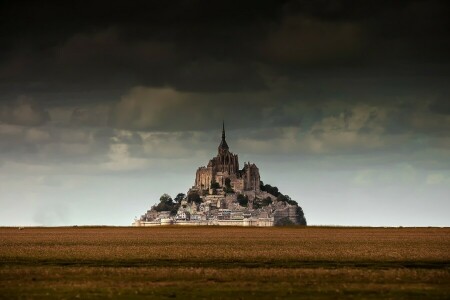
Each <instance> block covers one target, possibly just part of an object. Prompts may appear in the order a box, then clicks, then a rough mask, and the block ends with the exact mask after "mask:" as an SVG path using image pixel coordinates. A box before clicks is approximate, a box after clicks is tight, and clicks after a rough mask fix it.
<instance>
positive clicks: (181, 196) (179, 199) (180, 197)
mask: <svg viewBox="0 0 450 300" xmlns="http://www.w3.org/2000/svg"><path fill="white" fill-rule="evenodd" d="M185 197H186V195H185V194H183V193H178V194H177V196H176V197H175V199H174V201H175V202H176V203H181V201H182V200H183V199H184V198H185Z"/></svg>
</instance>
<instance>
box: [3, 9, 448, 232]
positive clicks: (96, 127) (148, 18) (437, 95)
mask: <svg viewBox="0 0 450 300" xmlns="http://www.w3.org/2000/svg"><path fill="white" fill-rule="evenodd" d="M449 15H450V5H449V4H448V3H447V1H445V0H444V1H432V0H430V1H390V0H389V1H381V0H377V1H370V0H368V1H343V0H342V1H341V0H329V1H306V0H305V1H301V0H300V1H88V2H83V3H82V4H81V3H80V2H79V1H57V2H54V3H52V2H51V1H45V2H42V1H17V0H14V1H2V2H1V3H0V225H6V226H12V225H48V226H50V225H72V224H79V225H82V224H108V225H129V224H130V223H131V222H132V221H133V219H134V217H135V216H139V215H140V214H142V213H144V212H145V211H146V210H147V209H149V208H150V206H151V205H153V204H154V203H156V202H157V201H158V199H159V196H160V195H161V194H163V193H169V194H171V195H172V196H175V195H176V194H177V193H178V192H184V193H186V191H187V190H188V188H189V187H190V186H192V185H193V183H194V179H195V171H196V169H197V167H199V166H202V165H205V164H207V162H208V160H209V159H210V158H211V157H212V156H214V155H215V154H216V151H217V146H218V144H219V142H220V135H221V126H222V120H225V124H226V127H227V141H228V144H229V146H230V150H231V151H233V152H234V153H237V154H239V159H240V162H241V166H242V165H243V162H244V161H251V162H254V163H256V164H257V165H258V166H259V168H260V173H261V178H262V180H263V181H264V182H265V183H269V184H271V185H275V186H278V187H279V189H280V191H281V192H283V193H285V194H288V195H290V196H291V198H293V199H295V200H297V201H298V202H299V204H300V205H301V206H302V207H303V209H304V211H305V215H306V219H307V221H308V224H311V225H322V224H327V225H333V224H335V225H373V226H400V225H402V226H450V218H449V211H450V99H449V98H450V96H449V95H450V93H449V92H450V55H449V53H450V39H448V31H449V27H450V26H449V25H450V21H449V20H450V19H449V18H448V16H449Z"/></svg>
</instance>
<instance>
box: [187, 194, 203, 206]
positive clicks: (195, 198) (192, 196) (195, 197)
mask: <svg viewBox="0 0 450 300" xmlns="http://www.w3.org/2000/svg"><path fill="white" fill-rule="evenodd" d="M187 201H188V203H192V202H195V203H197V204H200V203H202V198H200V195H199V194H198V193H197V192H191V193H189V194H188V196H187Z"/></svg>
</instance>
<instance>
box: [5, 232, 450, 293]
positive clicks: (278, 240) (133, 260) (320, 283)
mask: <svg viewBox="0 0 450 300" xmlns="http://www.w3.org/2000/svg"><path fill="white" fill-rule="evenodd" d="M49 297H54V298H58V299H62V298H66V299H71V298H99V297H108V298H125V299H134V298H170V299H173V298H214V299H225V298H234V299H239V298H241V299H277V298H278V299H299V298H307V299H325V298H334V299H336V298H345V299H352V298H353V299H379V298H392V299H450V229H449V228H325V227H324V228H322V227H307V228H274V227H272V228H242V227H235V228H224V227H186V228H181V227H157V228H112V227H99V228H87V227H73V228H25V229H23V230H18V229H17V228H0V298H4V299H15V298H22V299H29V298H49Z"/></svg>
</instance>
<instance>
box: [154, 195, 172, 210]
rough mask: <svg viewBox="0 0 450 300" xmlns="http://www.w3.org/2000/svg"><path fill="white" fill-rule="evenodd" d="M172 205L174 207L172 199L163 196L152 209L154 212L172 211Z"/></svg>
mask: <svg viewBox="0 0 450 300" xmlns="http://www.w3.org/2000/svg"><path fill="white" fill-rule="evenodd" d="M173 205H174V203H173V200H172V197H170V196H169V195H168V194H163V195H162V196H161V197H160V198H159V203H158V205H156V206H154V207H153V208H154V209H155V210H156V211H172V209H173Z"/></svg>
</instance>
